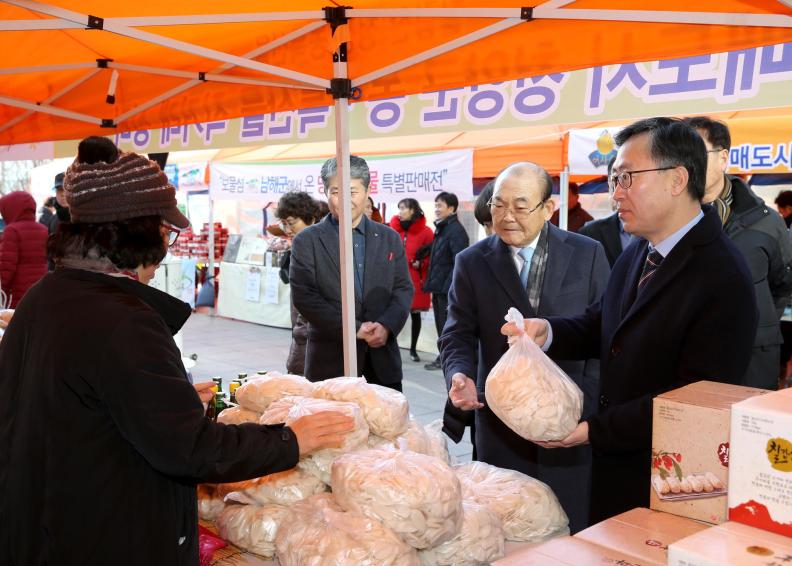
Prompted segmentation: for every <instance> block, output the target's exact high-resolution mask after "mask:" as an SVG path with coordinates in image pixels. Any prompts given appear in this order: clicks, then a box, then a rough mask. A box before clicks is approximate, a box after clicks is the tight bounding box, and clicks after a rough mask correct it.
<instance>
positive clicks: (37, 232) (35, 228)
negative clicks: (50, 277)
mask: <svg viewBox="0 0 792 566" xmlns="http://www.w3.org/2000/svg"><path fill="white" fill-rule="evenodd" d="M0 214H2V215H3V220H5V223H6V227H5V230H4V231H3V241H2V242H0V285H2V289H3V291H4V292H5V293H6V295H7V296H9V297H10V307H11V308H12V309H13V308H16V306H17V305H18V304H19V301H21V300H22V297H23V296H24V295H25V293H27V291H28V289H30V287H32V286H33V284H34V283H36V281H38V280H39V279H41V278H42V277H43V276H44V274H45V273H47V253H46V247H47V228H46V227H44V226H43V225H41V224H39V223H38V222H36V201H35V200H34V199H33V197H32V196H31V195H30V194H28V193H26V192H24V191H15V192H13V193H9V194H7V195H5V196H4V197H3V198H0Z"/></svg>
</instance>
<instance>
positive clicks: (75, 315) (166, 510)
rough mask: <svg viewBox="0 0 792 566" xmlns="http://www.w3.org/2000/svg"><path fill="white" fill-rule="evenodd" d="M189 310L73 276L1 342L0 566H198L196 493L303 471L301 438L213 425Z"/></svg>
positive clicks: (148, 293) (139, 289)
mask: <svg viewBox="0 0 792 566" xmlns="http://www.w3.org/2000/svg"><path fill="white" fill-rule="evenodd" d="M189 314H190V309H189V307H188V306H187V305H186V304H184V303H182V302H181V301H178V300H176V299H174V298H173V297H170V296H169V295H166V294H165V293H162V292H160V291H158V290H156V289H153V288H150V287H147V286H145V285H142V284H140V283H138V282H137V281H133V280H131V279H127V278H118V277H111V276H109V275H104V274H100V273H93V272H88V271H82V270H74V269H63V268H59V269H57V270H56V271H55V272H54V273H52V274H49V275H47V276H45V277H44V278H43V279H42V280H41V282H40V283H39V284H37V285H35V286H34V287H33V288H31V289H30V291H29V292H28V293H27V295H26V296H25V298H24V299H23V300H22V302H21V304H20V306H19V308H18V309H17V311H16V313H15V315H14V318H13V320H12V321H11V324H10V325H9V327H8V330H7V331H6V334H5V336H3V340H2V343H1V344H0V390H2V392H3V394H2V395H0V415H2V419H1V420H0V564H3V565H4V566H34V565H43V564H46V565H48V566H58V565H75V566H76V565H80V566H90V565H96V566H107V565H109V564H112V565H113V566H124V565H129V566H141V565H144V564H146V565H149V564H151V565H154V564H168V565H169V566H171V565H174V566H175V565H191V566H197V564H198V531H197V529H198V527H197V522H198V516H197V503H196V483H197V482H202V481H207V482H226V481H238V480H244V479H248V478H253V477H256V476H262V475H266V474H269V473H272V472H277V471H281V470H286V469H289V468H291V467H293V466H294V465H295V464H296V463H297V460H298V452H299V450H298V446H297V441H296V439H295V437H294V434H293V433H292V432H291V430H290V429H288V428H284V427H282V426H280V427H277V426H276V427H268V426H264V425H258V424H245V425H239V426H234V425H223V424H218V423H215V422H212V421H210V420H208V419H206V418H205V417H204V411H203V407H202V405H201V401H200V399H199V398H198V395H197V393H196V392H195V389H194V388H193V387H192V385H191V384H190V383H189V382H188V381H187V376H186V374H185V371H184V366H183V365H182V362H181V357H180V355H179V350H178V349H177V348H176V345H175V343H174V342H173V339H172V337H171V336H172V334H173V333H175V332H176V331H178V329H179V328H180V327H181V326H182V324H184V322H185V321H186V320H187V317H188V316H189Z"/></svg>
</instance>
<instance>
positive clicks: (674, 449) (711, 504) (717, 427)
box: [647, 381, 767, 524]
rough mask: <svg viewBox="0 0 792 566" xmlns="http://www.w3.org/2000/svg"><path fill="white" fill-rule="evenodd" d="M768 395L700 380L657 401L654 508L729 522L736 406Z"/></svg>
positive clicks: (653, 469) (661, 396)
mask: <svg viewBox="0 0 792 566" xmlns="http://www.w3.org/2000/svg"><path fill="white" fill-rule="evenodd" d="M765 393H767V391H766V390H764V389H754V388H750V387H741V386H739V385H729V384H726V383H716V382H713V381H699V382H696V383H691V384H690V385H686V386H685V387H680V388H679V389H674V390H673V391H669V392H667V393H663V394H662V395H659V396H657V397H655V399H654V402H653V415H652V462H651V466H652V475H651V483H650V485H649V486H647V488H648V489H649V493H650V495H649V506H650V507H651V508H652V509H655V510H657V511H664V512H666V513H673V514H674V515H679V516H680V517H687V518H690V519H696V520H699V521H706V522H708V523H714V524H718V523H722V522H724V521H726V520H727V518H728V506H727V500H726V493H727V491H728V481H727V476H728V466H729V423H730V411H731V407H732V405H734V404H735V403H739V402H740V401H743V400H745V399H749V398H753V397H756V396H759V395H763V394H765Z"/></svg>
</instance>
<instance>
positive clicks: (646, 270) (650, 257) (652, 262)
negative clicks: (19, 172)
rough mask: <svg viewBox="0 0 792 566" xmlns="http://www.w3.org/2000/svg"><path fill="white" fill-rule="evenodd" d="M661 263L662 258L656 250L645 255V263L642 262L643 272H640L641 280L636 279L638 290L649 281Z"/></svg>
mask: <svg viewBox="0 0 792 566" xmlns="http://www.w3.org/2000/svg"><path fill="white" fill-rule="evenodd" d="M661 263H663V256H662V255H661V254H660V252H658V251H657V250H654V249H653V250H652V251H650V252H649V253H648V254H647V255H646V261H645V262H644V267H643V271H642V272H641V278H640V279H638V290H641V289H643V288H644V287H645V286H646V284H647V283H648V282H649V280H650V279H651V278H652V276H653V275H654V273H655V271H657V269H658V268H659V267H660V264H661Z"/></svg>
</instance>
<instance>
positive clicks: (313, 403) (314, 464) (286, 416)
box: [259, 397, 369, 484]
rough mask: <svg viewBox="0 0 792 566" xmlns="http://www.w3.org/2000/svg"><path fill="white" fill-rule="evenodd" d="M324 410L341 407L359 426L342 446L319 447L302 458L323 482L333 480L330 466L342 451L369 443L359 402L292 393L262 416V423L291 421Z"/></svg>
mask: <svg viewBox="0 0 792 566" xmlns="http://www.w3.org/2000/svg"><path fill="white" fill-rule="evenodd" d="M322 411H337V412H339V413H343V414H345V415H349V416H351V417H352V418H353V419H354V420H355V427H354V429H352V431H351V432H349V433H348V434H347V435H346V437H345V438H344V443H343V444H342V445H341V447H340V448H325V449H324V450H318V451H316V452H314V453H313V454H311V455H309V456H308V457H306V458H303V459H302V460H300V463H299V464H298V467H300V468H302V469H304V470H305V471H307V472H309V473H311V474H313V475H315V476H316V477H318V478H319V479H321V480H322V481H323V482H325V483H327V484H329V483H330V466H331V465H332V464H333V460H335V459H336V458H337V457H338V456H340V455H341V454H344V453H346V452H349V451H350V450H355V449H357V448H360V447H361V446H366V442H367V441H368V436H369V428H368V425H367V424H366V419H364V418H363V412H362V411H361V410H360V407H358V405H357V404H356V403H346V402H344V401H328V400H327V399H313V398H311V397H290V398H286V399H282V400H280V401H279V402H277V403H273V405H272V407H270V409H268V410H267V411H265V412H264V414H263V415H262V416H261V419H260V420H259V422H260V423H262V424H275V423H281V422H282V423H286V425H290V424H291V423H292V422H294V421H295V420H297V419H299V418H300V417H304V416H305V415H313V414H315V413H320V412H322Z"/></svg>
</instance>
